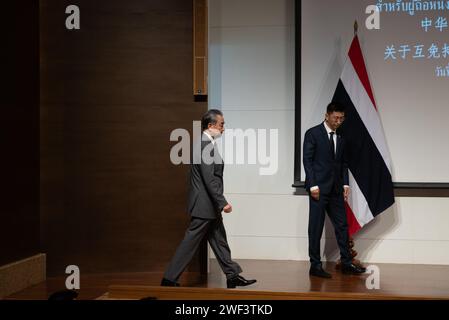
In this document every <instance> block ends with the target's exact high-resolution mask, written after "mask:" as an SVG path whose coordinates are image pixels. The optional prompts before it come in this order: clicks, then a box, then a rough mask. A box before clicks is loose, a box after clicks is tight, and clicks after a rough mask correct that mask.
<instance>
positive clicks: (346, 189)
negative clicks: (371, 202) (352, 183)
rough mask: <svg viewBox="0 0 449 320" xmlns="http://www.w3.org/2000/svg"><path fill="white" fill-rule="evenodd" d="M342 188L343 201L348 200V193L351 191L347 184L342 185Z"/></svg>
mask: <svg viewBox="0 0 449 320" xmlns="http://www.w3.org/2000/svg"><path fill="white" fill-rule="evenodd" d="M343 189H344V191H343V196H344V198H345V201H348V197H349V193H350V192H351V191H350V189H349V186H344V187H343Z"/></svg>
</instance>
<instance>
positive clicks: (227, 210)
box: [223, 203, 232, 213]
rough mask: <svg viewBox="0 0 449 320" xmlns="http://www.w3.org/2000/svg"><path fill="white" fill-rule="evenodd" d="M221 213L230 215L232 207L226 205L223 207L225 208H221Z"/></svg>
mask: <svg viewBox="0 0 449 320" xmlns="http://www.w3.org/2000/svg"><path fill="white" fill-rule="evenodd" d="M223 211H224V212H225V213H231V212H232V206H231V205H230V204H229V203H228V204H227V205H225V207H224V208H223Z"/></svg>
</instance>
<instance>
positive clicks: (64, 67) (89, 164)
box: [40, 0, 207, 276]
mask: <svg viewBox="0 0 449 320" xmlns="http://www.w3.org/2000/svg"><path fill="white" fill-rule="evenodd" d="M70 4H76V5H78V6H79V8H80V11H81V15H80V17H81V23H80V26H81V29H80V30H67V29H66V28H65V19H66V17H67V14H66V13H65V8H66V6H67V5H70ZM192 14H193V13H192V1H186V0H164V1H159V0H130V1H123V0H107V1H106V0H103V1H91V0H78V1H75V2H73V1H70V2H68V1H50V0H42V1H40V37H41V45H40V54H41V64H40V67H41V78H40V80H41V91H40V93H41V99H40V103H41V109H40V112H41V114H40V115H41V120H40V121H41V122H40V124H41V132H40V133H41V142H40V147H41V166H40V169H41V183H40V187H41V197H40V201H41V207H40V209H41V219H42V221H41V237H42V251H43V252H46V253H47V267H48V273H49V275H50V276H51V275H62V274H64V271H65V267H66V266H67V265H69V264H75V265H78V266H79V267H80V270H81V274H83V273H102V272H139V271H163V270H164V268H165V267H166V265H167V263H168V261H169V259H170V258H171V256H172V254H173V253H174V250H175V248H176V246H177V244H178V243H179V241H180V240H181V239H182V237H183V236H184V231H185V227H186V226H187V224H188V220H189V217H188V215H187V214H186V198H187V171H188V167H187V166H174V165H173V164H172V163H171V162H170V157H169V156H170V148H171V146H172V145H174V142H170V141H169V137H170V132H171V131H172V130H173V129H176V128H186V129H188V130H189V131H191V130H192V121H193V120H198V119H200V117H201V115H202V113H203V112H205V111H206V110H207V104H206V103H198V102H193V96H192V48H193V45H192V41H193V39H192ZM203 250H204V248H203ZM200 266H201V264H200V263H199V258H198V257H197V258H196V259H195V263H194V264H193V265H192V266H191V268H190V269H189V270H190V271H199V270H200Z"/></svg>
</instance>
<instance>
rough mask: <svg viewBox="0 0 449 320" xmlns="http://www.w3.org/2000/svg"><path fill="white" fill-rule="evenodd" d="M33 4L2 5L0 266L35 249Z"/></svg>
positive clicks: (36, 98)
mask: <svg viewBox="0 0 449 320" xmlns="http://www.w3.org/2000/svg"><path fill="white" fill-rule="evenodd" d="M38 8H39V6H38V3H37V1H32V0H28V1H17V2H16V1H9V2H6V3H5V4H4V5H2V12H3V13H4V14H3V15H2V18H1V20H2V27H1V29H2V31H1V34H2V49H1V51H2V54H1V58H2V59H1V60H2V64H1V65H2V70H1V78H2V80H3V81H2V82H1V83H2V84H1V87H2V89H1V96H0V105H1V106H0V108H1V120H2V121H1V129H0V150H1V151H0V152H1V153H0V154H1V156H0V168H1V182H0V185H1V189H0V190H1V191H0V194H1V197H0V266H1V265H4V264H7V263H11V262H13V261H17V260H20V259H23V258H26V257H29V256H31V255H34V254H36V253H39V30H38V26H39V20H38V19H39V10H38Z"/></svg>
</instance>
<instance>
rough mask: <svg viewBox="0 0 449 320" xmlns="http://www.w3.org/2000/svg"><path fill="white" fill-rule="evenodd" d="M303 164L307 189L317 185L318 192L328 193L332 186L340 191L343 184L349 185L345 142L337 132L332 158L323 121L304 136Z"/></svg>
mask: <svg viewBox="0 0 449 320" xmlns="http://www.w3.org/2000/svg"><path fill="white" fill-rule="evenodd" d="M303 164H304V170H305V172H306V184H305V187H306V189H307V190H310V188H311V187H313V186H318V187H319V188H320V193H322V194H329V193H330V192H331V191H332V188H335V190H336V191H337V192H342V191H343V186H344V185H349V178H348V165H347V161H346V156H345V142H344V140H343V138H342V137H341V136H340V135H338V134H337V151H336V155H335V159H334V157H333V154H332V148H331V142H330V140H329V136H328V134H327V131H326V128H325V127H324V123H321V124H319V125H317V126H315V127H313V128H310V129H309V130H307V132H306V134H305V136H304V148H303Z"/></svg>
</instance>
